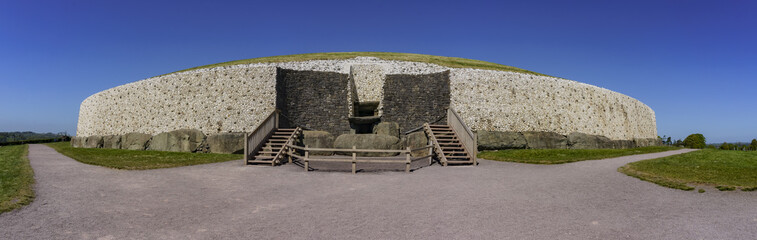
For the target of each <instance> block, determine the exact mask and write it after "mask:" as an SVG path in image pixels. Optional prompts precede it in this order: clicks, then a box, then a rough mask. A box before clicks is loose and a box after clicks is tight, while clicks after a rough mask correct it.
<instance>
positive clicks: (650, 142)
mask: <svg viewBox="0 0 757 240" xmlns="http://www.w3.org/2000/svg"><path fill="white" fill-rule="evenodd" d="M633 142H634V145H636V147H649V146H660V145H662V143H661V142H660V139H657V138H634V139H633Z"/></svg>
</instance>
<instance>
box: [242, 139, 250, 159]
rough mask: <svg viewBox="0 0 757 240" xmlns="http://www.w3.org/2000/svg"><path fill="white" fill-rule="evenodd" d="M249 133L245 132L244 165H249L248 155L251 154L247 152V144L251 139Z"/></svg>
mask: <svg viewBox="0 0 757 240" xmlns="http://www.w3.org/2000/svg"><path fill="white" fill-rule="evenodd" d="M248 137H249V135H247V133H244V159H242V160H243V161H244V165H247V156H249V153H248V152H247V145H250V142H249V141H250V140H249V139H248Z"/></svg>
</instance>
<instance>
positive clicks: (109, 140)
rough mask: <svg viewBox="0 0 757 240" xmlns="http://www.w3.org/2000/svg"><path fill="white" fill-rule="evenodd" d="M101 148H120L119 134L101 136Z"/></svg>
mask: <svg viewBox="0 0 757 240" xmlns="http://www.w3.org/2000/svg"><path fill="white" fill-rule="evenodd" d="M103 148H112V149H120V148H121V135H108V136H103Z"/></svg>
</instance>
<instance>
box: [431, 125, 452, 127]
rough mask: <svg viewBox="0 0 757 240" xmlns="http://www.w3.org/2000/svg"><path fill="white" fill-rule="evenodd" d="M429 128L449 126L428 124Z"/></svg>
mask: <svg viewBox="0 0 757 240" xmlns="http://www.w3.org/2000/svg"><path fill="white" fill-rule="evenodd" d="M428 126H429V127H449V125H441V124H429V125H428Z"/></svg>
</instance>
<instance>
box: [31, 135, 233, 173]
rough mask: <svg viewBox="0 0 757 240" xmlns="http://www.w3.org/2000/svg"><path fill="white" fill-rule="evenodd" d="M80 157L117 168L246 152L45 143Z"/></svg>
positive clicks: (194, 161)
mask: <svg viewBox="0 0 757 240" xmlns="http://www.w3.org/2000/svg"><path fill="white" fill-rule="evenodd" d="M45 145H47V146H50V147H52V148H53V149H55V150H56V151H58V152H59V153H61V154H63V155H66V156H67V157H70V158H73V159H74V160H76V161H79V162H82V163H86V164H92V165H98V166H103V167H109V168H116V169H126V170H144V169H156V168H170V167H180V166H189V165H197V164H205V163H216V162H226V161H231V160H239V159H242V154H217V153H180V152H161V151H137V150H123V149H102V148H74V147H71V143H69V142H58V143H48V144H45Z"/></svg>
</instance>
